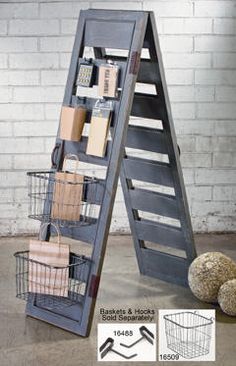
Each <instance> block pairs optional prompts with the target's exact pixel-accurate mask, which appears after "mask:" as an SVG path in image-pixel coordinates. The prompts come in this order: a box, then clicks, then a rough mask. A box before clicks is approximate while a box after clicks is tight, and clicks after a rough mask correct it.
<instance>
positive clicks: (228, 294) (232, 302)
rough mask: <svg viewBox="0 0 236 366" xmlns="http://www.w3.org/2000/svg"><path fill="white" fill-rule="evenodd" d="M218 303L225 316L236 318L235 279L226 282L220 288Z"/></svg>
mask: <svg viewBox="0 0 236 366" xmlns="http://www.w3.org/2000/svg"><path fill="white" fill-rule="evenodd" d="M218 302H219V305H220V307H221V309H222V310H223V312H224V313H225V314H228V315H231V316H236V279H234V280H230V281H227V282H225V283H224V284H223V285H222V286H221V287H220V290H219V293H218Z"/></svg>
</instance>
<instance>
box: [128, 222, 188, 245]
mask: <svg viewBox="0 0 236 366" xmlns="http://www.w3.org/2000/svg"><path fill="white" fill-rule="evenodd" d="M135 227H136V231H137V236H138V239H139V240H146V241H150V242H152V243H156V244H161V245H167V246H170V247H172V248H176V249H185V238H184V234H183V231H182V229H181V228H178V227H175V226H172V225H168V224H163V223H160V222H154V221H151V220H145V219H141V220H136V221H135Z"/></svg>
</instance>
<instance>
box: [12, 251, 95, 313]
mask: <svg viewBox="0 0 236 366" xmlns="http://www.w3.org/2000/svg"><path fill="white" fill-rule="evenodd" d="M14 256H15V258H16V297H18V298H20V299H22V300H25V301H33V302H34V303H35V304H36V305H37V306H41V307H44V308H48V309H56V308H57V309H58V308H59V309H60V308H64V307H68V306H72V305H74V304H77V303H81V302H82V301H83V299H84V294H85V291H86V283H87V281H88V276H89V270H90V262H91V261H90V259H89V258H87V257H85V256H78V255H76V254H74V253H70V264H69V265H68V266H66V267H54V266H50V265H47V264H44V263H41V262H38V261H35V260H32V259H30V258H29V251H22V252H16V253H15V254H14ZM30 271H31V273H36V274H40V276H39V278H40V280H31V278H32V277H31V276H30ZM42 274H43V276H42ZM34 278H37V276H36V277H34Z"/></svg>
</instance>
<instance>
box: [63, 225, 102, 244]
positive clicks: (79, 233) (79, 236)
mask: <svg viewBox="0 0 236 366" xmlns="http://www.w3.org/2000/svg"><path fill="white" fill-rule="evenodd" d="M96 229H97V220H96V219H94V224H90V225H82V226H80V227H60V233H61V235H62V236H66V237H68V238H72V239H75V238H76V240H81V241H84V242H85V243H88V244H93V243H94V239H95V234H96Z"/></svg>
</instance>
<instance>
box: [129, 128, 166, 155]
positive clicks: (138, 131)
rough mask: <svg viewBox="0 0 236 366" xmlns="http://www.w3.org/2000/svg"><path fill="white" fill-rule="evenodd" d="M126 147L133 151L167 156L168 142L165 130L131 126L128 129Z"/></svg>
mask: <svg viewBox="0 0 236 366" xmlns="http://www.w3.org/2000/svg"><path fill="white" fill-rule="evenodd" d="M126 146H127V147H130V148H133V149H140V150H147V151H153V152H157V153H160V154H167V153H168V151H167V142H166V138H165V135H164V133H163V130H159V129H155V128H148V127H142V126H135V125H131V126H129V128H128V134H127V140H126Z"/></svg>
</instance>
